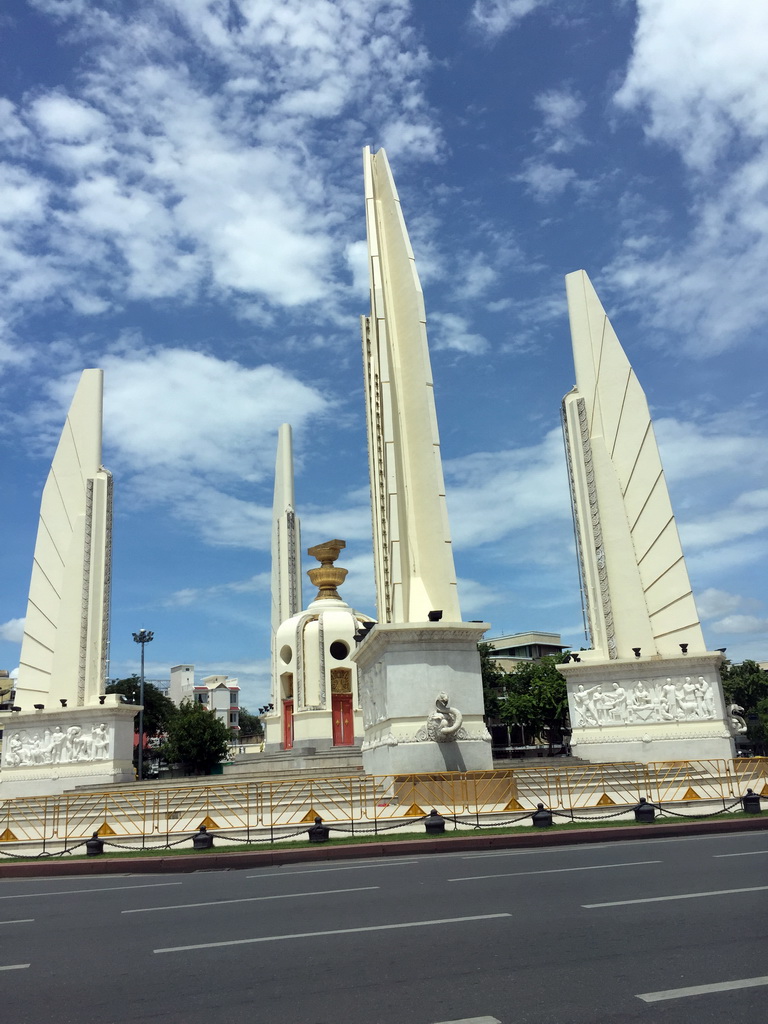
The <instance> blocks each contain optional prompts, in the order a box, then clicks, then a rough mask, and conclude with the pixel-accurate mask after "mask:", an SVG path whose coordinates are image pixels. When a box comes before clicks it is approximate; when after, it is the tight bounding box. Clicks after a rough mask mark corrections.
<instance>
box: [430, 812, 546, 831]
mask: <svg viewBox="0 0 768 1024" xmlns="http://www.w3.org/2000/svg"><path fill="white" fill-rule="evenodd" d="M534 814H535V811H530V812H529V813H528V814H521V815H520V816H519V817H517V818H508V819H507V820H506V821H464V820H463V819H462V818H456V817H454V815H453V814H443V815H442V817H443V818H445V820H446V821H452V822H454V824H456V825H471V826H472V828H473V829H476V828H501V827H502V826H503V825H514V824H515V823H516V822H518V821H525V819H526V818H532V817H533V815H534Z"/></svg>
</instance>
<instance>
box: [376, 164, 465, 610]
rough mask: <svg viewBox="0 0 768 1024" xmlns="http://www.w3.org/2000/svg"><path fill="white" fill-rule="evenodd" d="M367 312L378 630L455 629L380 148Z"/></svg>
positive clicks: (437, 469) (413, 296) (435, 468)
mask: <svg viewBox="0 0 768 1024" xmlns="http://www.w3.org/2000/svg"><path fill="white" fill-rule="evenodd" d="M363 164H364V175H365V217H366V229H367V236H368V268H369V273H370V283H371V313H370V316H368V317H363V321H362V326H363V366H364V372H365V397H366V413H367V426H368V453H369V469H370V477H371V507H372V518H373V553H374V567H375V576H376V596H377V608H378V619H379V622H393V623H407V622H425V621H427V618H428V614H429V612H430V611H437V610H439V611H442V613H443V619H444V620H447V621H450V622H459V621H461V612H460V609H459V599H458V592H457V587H456V573H455V569H454V564H453V549H452V546H451V536H450V529H449V525H448V512H447V507H446V501H445V484H444V482H443V470H442V464H441V460H440V439H439V436H438V429H437V415H436V412H435V399H434V388H433V383H432V369H431V366H430V360H429V349H428V346H427V328H426V313H425V309H424V297H423V295H422V291H421V285H420V284H419V278H418V275H417V273H416V265H415V261H414V256H413V251H412V249H411V244H410V241H409V239H408V232H407V230H406V227H405V221H404V219H403V214H402V211H401V209H400V199H399V197H398V194H397V189H396V188H395V182H394V179H393V177H392V172H391V170H390V167H389V163H388V161H387V157H386V153H385V152H384V150H383V149H380V150H379V151H378V153H375V154H374V153H371V151H370V149H369V148H368V147H366V148H365V150H364V153H363Z"/></svg>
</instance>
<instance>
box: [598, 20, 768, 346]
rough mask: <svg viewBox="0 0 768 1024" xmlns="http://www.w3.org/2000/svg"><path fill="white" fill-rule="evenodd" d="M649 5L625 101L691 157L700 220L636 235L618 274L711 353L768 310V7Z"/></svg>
mask: <svg viewBox="0 0 768 1024" xmlns="http://www.w3.org/2000/svg"><path fill="white" fill-rule="evenodd" d="M638 15H639V17H638V23H637V31H636V35H635V41H634V50H633V53H632V56H631V58H630V62H629V66H628V69H627V74H626V78H625V81H624V83H623V85H622V86H621V88H620V89H619V90H618V92H617V93H616V96H615V100H616V103H617V105H618V106H619V107H620V108H621V109H622V110H624V111H625V112H626V113H627V114H632V115H635V116H639V117H642V118H643V120H644V126H645V131H646V133H647V135H648V137H649V139H651V140H653V141H654V142H656V143H661V144H663V145H665V146H667V147H669V148H671V149H672V150H674V151H675V152H676V153H677V154H678V156H679V158H680V160H681V162H682V164H683V165H684V166H685V168H687V170H688V172H689V175H690V178H689V181H688V188H689V199H688V204H687V205H688V210H687V213H688V215H689V217H690V219H691V222H692V227H691V230H690V233H689V234H688V236H687V238H686V237H684V238H683V240H682V241H681V242H680V243H679V244H677V245H675V246H674V247H670V246H669V245H668V244H667V242H666V240H664V239H661V240H660V241H659V243H658V245H657V246H655V247H654V248H653V249H651V250H649V249H645V250H643V251H642V253H640V252H638V251H637V250H636V249H635V248H633V247H631V246H630V245H629V244H628V245H627V246H626V247H625V249H624V251H623V252H622V253H621V254H620V255H619V258H618V259H615V260H613V261H612V266H611V267H610V268H608V276H609V278H611V279H612V280H613V281H614V282H615V283H616V284H617V285H618V286H619V287H621V288H623V289H625V290H627V291H631V292H634V293H635V295H636V301H637V304H638V307H645V308H646V309H647V310H648V311H649V312H648V317H649V320H650V321H651V323H652V324H653V325H654V326H657V327H659V328H661V329H662V330H664V331H669V330H672V331H675V332H679V333H680V334H681V336H682V337H683V338H684V339H686V340H685V341H684V346H685V349H686V351H687V354H688V355H690V356H693V357H701V356H702V355H708V354H713V353H717V352H720V351H723V350H725V349H727V348H729V347H731V346H733V345H736V344H738V343H739V342H740V340H741V339H742V338H743V337H744V335H745V334H747V333H748V332H749V330H750V329H752V328H754V327H755V326H757V325H758V324H760V323H762V321H763V320H764V319H765V317H766V316H767V315H768V292H766V288H765V282H764V272H763V268H764V267H765V265H766V262H768V62H766V60H765V54H764V50H765V47H764V40H765V38H766V36H767V35H768V7H766V5H765V4H759V3H754V4H742V5H739V8H738V13H736V11H735V9H734V8H732V7H730V6H729V5H727V4H723V3H722V2H721V0H640V2H639V5H638Z"/></svg>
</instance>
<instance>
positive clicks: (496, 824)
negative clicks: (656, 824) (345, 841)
mask: <svg viewBox="0 0 768 1024" xmlns="http://www.w3.org/2000/svg"><path fill="white" fill-rule="evenodd" d="M741 803H742V798H741V797H738V798H737V799H736V800H734V801H733V803H731V804H728V805H727V806H726V807H722V808H718V810H716V811H712V812H711V813H709V814H683V813H681V812H680V811H673V810H672V809H671V808H670V807H665V806H664V805H663V804H656V803H652V802H651V801H647V804H646V806H648V807H654V808H655V809H656V810H657V811H659V812H660V813H661V814H668V815H674V816H675V817H677V818H688V819H691V820H696V819H704V818H716V817H718V815H721V814H726V813H728V812H729V811H732V810H733V809H734V808H735V807H738V806H739V805H740V804H741ZM546 809H547V810H549V811H550V812H551V813H552V814H556V815H557V816H558V817H561V818H568V819H569V820H576V819H578V820H579V821H607V820H608V819H610V818H618V817H620V816H621V815H626V814H629V813H631V811H632V810H633V809H634V808H631V807H624V808H621V809H620V810H618V811H612V812H611V813H609V814H600V815H586V814H574V813H573V812H572V811H557V810H553V809H552V808H546ZM534 813H535V812H534V811H529V812H528V813H527V814H520V815H518V816H517V817H515V818H507V819H505V820H504V821H488V822H485V821H483V822H480V821H476V820H466V819H463V818H459V817H457V816H455V815H452V814H443V815H441V817H442V818H444V819H445V820H446V821H452V822H453V823H454V824H455V825H470V826H471V827H472V828H473V829H483V828H503V827H505V826H507V825H515V824H517V823H518V822H521V821H525V820H526V819H527V818H533V815H534ZM428 818H429V815H427V814H424V815H422V816H420V817H418V818H408V819H406V820H405V821H400V822H395V823H394V824H386V825H384V824H378V823H377V824H376V825H374V827H373V828H361V827H360V826H356V825H352V826H349V827H347V826H345V825H328V826H327V827H328V828H329V829H331V830H333V831H334V832H346V833H349V834H351V835H367V834H374V833H375V834H378V833H379V832H391V831H394V830H395V829H399V828H407V827H409V826H411V827H412V826H413V825H416V824H418V823H419V822H423V821H426V820H427V819H428ZM308 831H309V827H304V826H302V828H300V829H297V830H296V831H295V832H288V833H286V834H284V835H280V836H275V835H274V834H271V835H267V836H263V837H262V838H258V837H256V838H254V837H251V838H249V839H246V840H243V839H242V838H241V837H237V836H225V835H221V834H220V833H218V832H209V833H208V834H209V835H210V836H212V837H213V838H215V839H223V840H224V841H225V842H229V843H238V844H239V845H241V846H252V845H255V844H258V843H275V842H281V841H283V840H286V839H293V838H294V837H296V836H300V835H305V834H306V833H307V832H308ZM198 834H199V833H196V832H193V833H192V834H190V835H185V836H182V837H181V838H180V839H177V840H175V841H174V842H167V843H164V844H163V845H161V846H141V847H137V846H128V845H127V844H125V843H116V842H114V841H113V840H111V839H102V842H103V843H104V845H105V846H113V847H115V848H116V849H118V850H128V851H130V852H131V853H143V852H145V851H149V852H154V851H157V850H170V849H173V847H175V846H181V844H182V843H188V842H190V841H191V840H192V839H194V837H195V835H198ZM100 838H101V837H100ZM88 842H89V840H88V839H83V840H82V841H81V842H79V843H76V844H75V845H74V846H68V847H66V848H65V849H63V850H59V851H58V852H56V853H52V852H50V851H48V850H43V851H42V852H40V853H36V854H23V853H11V852H10V851H9V850H4V849H2V847H0V856H2V857H8V858H9V859H11V860H44V859H51V858H56V857H64V856H66V855H69V854H71V853H73V852H74V851H75V850H77V849H79V848H80V847H81V846H85V845H86V843H88Z"/></svg>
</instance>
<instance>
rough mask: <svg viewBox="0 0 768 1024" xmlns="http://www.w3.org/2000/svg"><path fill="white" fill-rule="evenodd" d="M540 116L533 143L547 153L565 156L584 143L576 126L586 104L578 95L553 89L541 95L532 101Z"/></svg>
mask: <svg viewBox="0 0 768 1024" xmlns="http://www.w3.org/2000/svg"><path fill="white" fill-rule="evenodd" d="M534 104H535V106H536V108H537V110H539V111H540V113H541V114H542V115H543V125H542V127H541V128H540V129H539V131H538V132H537V133H536V140H537V142H539V143H540V144H542V145H543V146H544V147H545V149H546V150H547V151H548V152H550V153H567V152H569V151H570V150H571V149H573V148H574V147H575V146H578V145H581V144H583V142H584V141H585V140H584V136H583V135H582V133H581V130H580V128H579V125H578V121H579V118H580V117H581V115H582V114H583V113H584V110H585V107H586V104H585V103H584V100H583V99H581V97H580V96H578V95H576V94H575V93H572V92H569V91H568V90H567V89H552V90H550V91H549V92H543V93H540V94H539V95H538V96H537V97H536V98H535V100H534Z"/></svg>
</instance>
